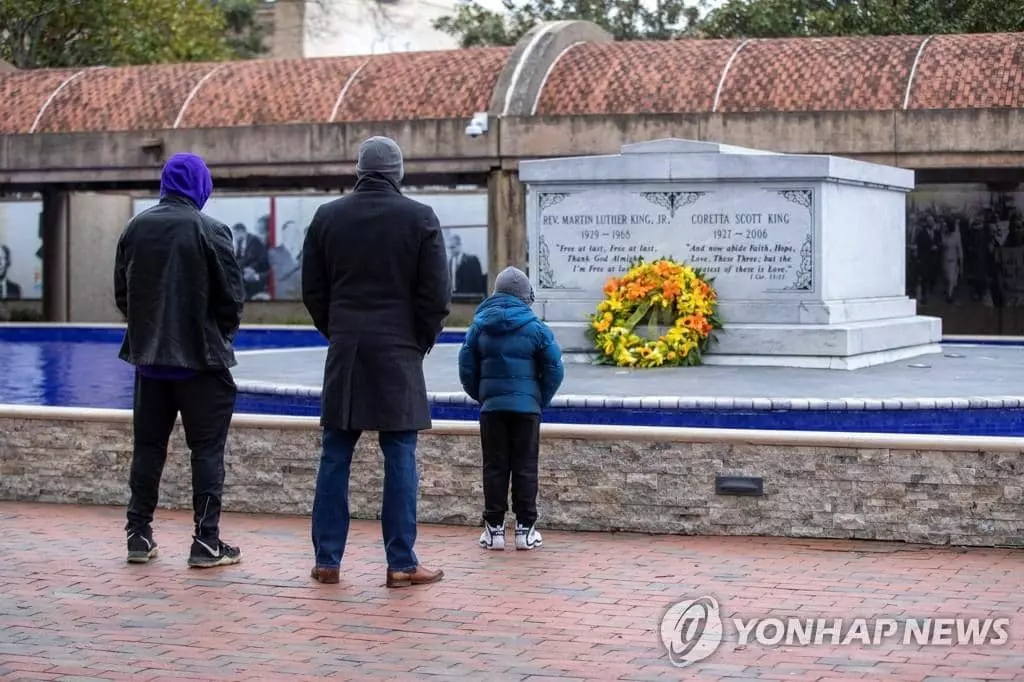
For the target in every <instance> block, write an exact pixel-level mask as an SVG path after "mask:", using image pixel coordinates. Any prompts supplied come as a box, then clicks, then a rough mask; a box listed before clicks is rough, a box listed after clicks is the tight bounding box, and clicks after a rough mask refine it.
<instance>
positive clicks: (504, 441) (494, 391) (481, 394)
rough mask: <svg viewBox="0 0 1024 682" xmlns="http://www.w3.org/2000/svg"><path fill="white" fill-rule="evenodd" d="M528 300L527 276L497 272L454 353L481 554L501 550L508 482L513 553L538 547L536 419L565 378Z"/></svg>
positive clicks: (547, 331) (551, 341) (552, 339)
mask: <svg viewBox="0 0 1024 682" xmlns="http://www.w3.org/2000/svg"><path fill="white" fill-rule="evenodd" d="M533 300H534V292H533V285H532V284H531V283H530V279H529V278H528V277H527V276H526V273H524V272H523V271H522V270H519V269H517V268H505V269H504V270H502V271H501V272H500V273H498V276H497V277H496V278H495V280H494V295H492V296H490V297H489V298H488V299H487V300H486V301H484V302H483V303H481V304H480V307H479V308H478V309H477V312H476V316H475V317H474V318H473V324H472V325H471V326H470V328H469V331H468V332H466V341H465V342H464V343H463V345H462V349H461V350H460V351H459V379H460V380H461V382H462V387H463V389H465V391H466V393H467V394H468V395H469V397H471V398H473V400H475V401H477V402H478V403H480V444H481V446H482V448H483V479H484V512H483V522H484V530H483V533H481V535H480V539H479V541H478V544H479V545H480V546H481V547H483V548H484V549H494V550H503V549H505V514H506V512H507V511H508V505H507V500H508V493H509V482H510V481H511V488H512V511H513V512H514V513H515V516H516V527H515V547H516V549H520V550H530V549H536V548H538V547H540V546H541V543H542V539H541V535H540V532H538V531H537V527H536V524H537V478H538V472H537V468H538V457H539V452H540V418H541V411H542V410H543V409H544V408H546V407H547V406H548V405H550V404H551V399H552V398H553V397H554V395H555V392H556V391H557V390H558V388H559V386H561V384H562V378H563V376H564V373H565V370H564V367H563V366H562V351H561V349H560V348H559V346H558V343H557V342H556V341H555V337H554V334H552V333H551V329H550V328H548V326H547V325H546V324H544V323H543V322H541V321H540V319H538V317H537V316H536V315H534V313H533V310H532V309H531V307H530V306H531V305H533ZM485 366H486V367H487V371H486V373H485V372H483V371H482V367H485Z"/></svg>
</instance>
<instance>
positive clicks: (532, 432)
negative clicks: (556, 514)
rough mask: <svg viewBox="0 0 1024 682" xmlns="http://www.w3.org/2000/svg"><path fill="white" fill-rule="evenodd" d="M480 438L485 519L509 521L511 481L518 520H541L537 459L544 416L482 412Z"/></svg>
mask: <svg viewBox="0 0 1024 682" xmlns="http://www.w3.org/2000/svg"><path fill="white" fill-rule="evenodd" d="M480 441H481V445H482V447H483V454H484V457H483V459H484V467H483V469H484V520H485V521H486V522H487V523H489V524H491V525H492V526H498V525H503V524H504V523H505V512H506V511H508V492H509V480H510V479H511V483H512V511H513V512H515V515H516V522H517V523H521V524H524V525H527V526H532V525H533V524H534V523H535V522H536V521H537V464H538V463H537V460H538V453H539V450H540V415H539V414H523V413H519V412H481V413H480Z"/></svg>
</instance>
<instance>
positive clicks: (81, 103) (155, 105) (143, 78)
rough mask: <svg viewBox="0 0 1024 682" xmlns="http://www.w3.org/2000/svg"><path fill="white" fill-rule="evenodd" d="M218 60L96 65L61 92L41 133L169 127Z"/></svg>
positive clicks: (50, 109)
mask: <svg viewBox="0 0 1024 682" xmlns="http://www.w3.org/2000/svg"><path fill="white" fill-rule="evenodd" d="M214 66H215V65H213V64H196V63H192V64H155V65H152V66H145V67H122V68H111V69H91V70H89V71H88V72H86V73H84V74H82V75H81V76H80V77H79V78H76V79H75V80H74V81H73V82H71V83H70V84H68V86H67V87H66V88H64V89H63V90H62V91H61V92H60V94H58V95H57V96H56V97H55V98H54V99H53V102H52V103H51V104H50V106H49V108H48V109H47V110H46V114H45V115H44V116H43V118H42V120H41V121H40V125H39V129H38V132H46V133H67V132H86V131H98V130H158V129H161V128H170V127H171V126H172V125H173V124H174V119H175V118H176V117H177V116H178V112H179V111H180V110H181V105H182V104H183V103H184V102H185V98H186V97H188V94H189V92H191V91H192V88H193V86H195V84H196V83H198V82H199V79H200V78H202V77H203V76H204V75H205V74H207V73H209V72H210V70H211V69H212V68H214Z"/></svg>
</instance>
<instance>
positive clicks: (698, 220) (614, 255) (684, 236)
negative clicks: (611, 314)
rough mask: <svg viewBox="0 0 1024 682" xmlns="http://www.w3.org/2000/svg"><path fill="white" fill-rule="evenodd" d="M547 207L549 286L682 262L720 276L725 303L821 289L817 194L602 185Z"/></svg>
mask: <svg viewBox="0 0 1024 682" xmlns="http://www.w3.org/2000/svg"><path fill="white" fill-rule="evenodd" d="M555 196H557V197H558V199H557V200H554V199H552V197H555ZM539 208H540V211H539V212H538V217H539V226H538V231H539V246H540V253H539V259H540V263H539V266H540V277H539V284H540V286H541V288H547V289H582V290H590V291H599V290H600V289H601V287H602V286H603V285H604V283H605V281H607V279H608V277H610V276H614V275H617V274H621V273H623V272H625V271H626V270H627V269H628V268H629V266H630V264H631V263H632V262H634V261H635V260H636V259H637V258H639V257H643V258H644V259H645V260H653V259H656V258H660V257H674V258H678V259H680V260H683V261H685V262H687V263H689V264H691V265H693V266H695V267H698V268H700V269H701V270H703V271H704V272H705V273H706V274H708V275H709V276H711V277H713V278H714V279H715V285H716V287H717V288H718V291H719V294H720V295H721V296H723V297H728V298H750V297H757V296H759V295H762V294H775V293H785V292H800V291H812V290H813V289H814V222H813V215H814V193H813V191H812V190H809V189H802V188H798V189H787V190H778V189H769V188H762V187H758V186H736V187H720V188H716V189H715V190H712V191H701V192H686V191H665V192H654V191H644V192H639V191H636V190H627V189H606V188H601V189H594V190H586V191H581V192H572V193H565V194H558V195H553V194H542V195H540V206H539Z"/></svg>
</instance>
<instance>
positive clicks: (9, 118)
mask: <svg viewBox="0 0 1024 682" xmlns="http://www.w3.org/2000/svg"><path fill="white" fill-rule="evenodd" d="M74 74H75V71H73V70H56V69H55V70H39V71H5V72H3V74H2V75H0V134H2V135H13V134H16V133H27V132H29V130H31V129H32V122H33V121H35V119H36V115H37V114H38V113H39V110H40V109H41V108H42V106H43V105H44V104H45V103H46V99H47V98H48V97H49V96H50V95H51V94H52V93H53V91H54V90H56V89H57V88H59V87H60V84H61V83H63V82H64V81H65V80H66V79H68V78H70V77H71V76H73V75H74Z"/></svg>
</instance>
